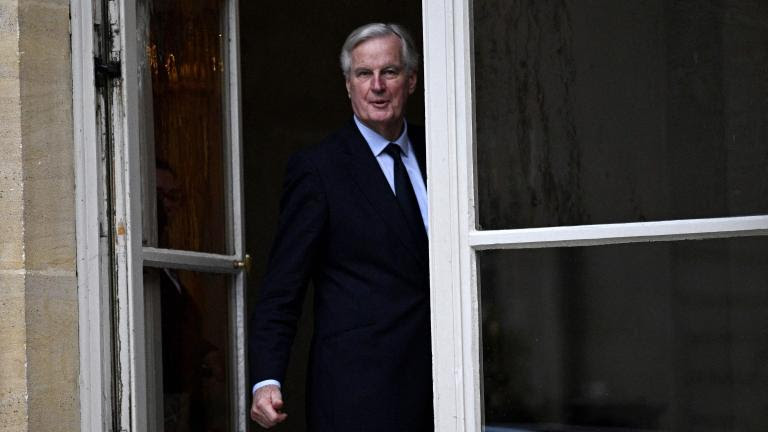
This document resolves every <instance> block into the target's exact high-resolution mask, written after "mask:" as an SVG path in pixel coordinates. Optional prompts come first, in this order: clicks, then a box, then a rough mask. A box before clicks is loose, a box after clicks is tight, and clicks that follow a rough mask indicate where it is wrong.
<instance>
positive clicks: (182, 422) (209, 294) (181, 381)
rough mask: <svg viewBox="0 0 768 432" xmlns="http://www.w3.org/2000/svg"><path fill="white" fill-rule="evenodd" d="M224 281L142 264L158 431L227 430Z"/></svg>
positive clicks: (227, 326) (227, 370)
mask: <svg viewBox="0 0 768 432" xmlns="http://www.w3.org/2000/svg"><path fill="white" fill-rule="evenodd" d="M229 283H230V279H229V278H228V277H227V276H222V275H213V274H206V273H195V272H189V271H178V270H172V269H150V268H147V269H145V274H144V286H145V290H146V293H147V294H146V297H147V305H148V307H147V308H146V310H147V322H148V324H147V334H148V336H149V337H148V338H147V339H148V341H152V342H149V343H148V350H147V351H148V357H149V359H148V360H149V362H148V364H149V367H148V373H149V374H150V375H151V377H152V379H151V380H150V381H151V382H153V383H154V385H153V386H152V387H154V391H153V390H150V393H154V394H156V395H158V399H160V398H162V401H163V403H162V405H161V406H154V407H152V408H153V409H154V410H155V412H154V420H152V421H151V422H153V423H155V424H156V425H158V430H163V431H165V432H171V431H175V432H188V431H189V432H195V431H200V432H218V431H221V432H225V431H229V430H231V429H230V428H229V424H230V419H229V414H230V408H231V407H230V402H231V401H230V397H229V396H230V393H231V392H230V389H231V386H230V384H231V380H230V378H229V369H230V368H229V334H230V331H229V321H228V320H229V306H228V304H229V303H228V296H227V293H228V289H229ZM150 413H152V410H150ZM160 425H162V427H160Z"/></svg>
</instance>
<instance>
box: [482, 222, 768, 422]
mask: <svg viewBox="0 0 768 432" xmlns="http://www.w3.org/2000/svg"><path fill="white" fill-rule="evenodd" d="M766 256H768V238H765V237H763V238H740V239H728V240H706V241H684V242H662V243H636V244H627V245H610V246H595V247H581V248H558V249H529V250H509V251H486V252H480V253H479V269H480V278H481V299H482V301H481V304H482V311H481V314H482V346H483V351H482V363H483V388H484V412H485V422H486V423H487V425H488V426H494V427H499V428H500V429H492V428H488V429H487V431H495V430H499V431H502V430H503V431H512V430H515V431H518V430H523V431H545V430H546V431H607V430H610V431H624V430H626V431H629V430H638V429H641V430H649V431H661V430H665V431H697V432H702V431H703V432H707V431H712V432H715V431H718V432H721V431H764V430H768V265H766V258H765V257H766ZM504 427H506V428H507V429H504ZM580 427H584V428H586V429H581V428H580ZM613 427H615V428H620V429H604V428H613ZM516 428H517V429H516Z"/></svg>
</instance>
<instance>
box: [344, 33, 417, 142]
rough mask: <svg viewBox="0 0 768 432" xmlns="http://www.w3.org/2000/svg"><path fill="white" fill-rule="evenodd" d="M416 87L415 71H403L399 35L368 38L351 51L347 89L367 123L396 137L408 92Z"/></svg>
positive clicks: (377, 130) (361, 118) (384, 135)
mask: <svg viewBox="0 0 768 432" xmlns="http://www.w3.org/2000/svg"><path fill="white" fill-rule="evenodd" d="M415 89H416V73H413V72H412V73H406V71H405V67H404V65H403V59H401V58H400V38H398V37H397V36H395V35H390V36H385V37H380V38H375V39H369V40H367V41H365V42H363V43H361V44H360V45H358V46H356V47H355V49H353V50H352V53H351V64H350V70H349V76H348V77H347V92H348V93H349V98H350V99H351V101H352V111H354V112H355V115H356V116H357V118H359V119H360V120H361V121H362V122H363V123H364V124H365V125H366V126H368V127H369V128H371V129H373V130H374V131H376V132H378V133H379V134H380V135H381V136H383V137H385V138H387V139H390V140H395V139H397V137H398V136H399V135H400V132H401V129H402V125H403V115H404V113H405V104H406V102H407V101H408V96H409V95H411V94H412V93H413V91H414V90H415Z"/></svg>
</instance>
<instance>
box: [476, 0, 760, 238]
mask: <svg viewBox="0 0 768 432" xmlns="http://www.w3.org/2000/svg"><path fill="white" fill-rule="evenodd" d="M473 20H474V23H473V29H474V30H473V41H474V45H473V46H474V51H473V64H474V86H475V92H474V102H475V119H476V124H475V126H476V129H475V133H476V155H477V170H476V172H477V176H476V177H477V188H478V190H477V196H478V204H479V206H478V207H479V208H478V211H479V214H478V218H477V220H478V225H479V227H480V228H481V229H511V228H527V227H547V226H559V225H581V224H602V223H616V222H638V221H655V220H674V219H690V218H712V217H725V216H746V215H755V214H765V213H767V212H768V200H766V199H765V197H766V196H767V195H768V173H767V172H766V169H765V167H766V166H768V146H766V144H765V143H766V137H768V120H766V117H765V115H764V114H765V112H766V111H768V80H765V79H764V76H765V70H766V68H768V43H766V41H767V40H768V27H766V26H765V25H763V23H765V22H767V21H768V3H765V2H756V1H752V0H732V1H719V0H701V1H690V0H652V1H642V2H637V1H615V0H599V1H591V2H578V1H558V2H522V1H507V0H485V1H476V2H474V4H473Z"/></svg>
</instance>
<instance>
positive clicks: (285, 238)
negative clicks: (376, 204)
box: [249, 154, 327, 384]
mask: <svg viewBox="0 0 768 432" xmlns="http://www.w3.org/2000/svg"><path fill="white" fill-rule="evenodd" d="M326 220H327V205H326V198H325V194H324V192H323V188H322V183H321V179H320V176H319V175H318V173H317V170H316V169H315V167H314V165H313V164H312V163H311V161H310V160H309V159H308V158H307V156H306V155H302V154H297V155H296V156H294V157H293V158H291V160H290V161H289V162H288V167H287V170H286V174H285V183H284V187H283V196H282V199H281V202H280V218H279V223H278V229H277V236H276V237H275V241H274V244H273V246H272V251H271V254H270V258H269V263H268V266H267V272H266V274H265V276H264V280H263V282H262V285H261V289H260V292H259V297H258V301H257V303H256V306H255V308H254V310H253V311H252V315H251V323H250V328H249V333H250V334H249V360H250V373H251V374H250V375H251V376H250V379H251V384H253V383H257V382H259V381H262V380H266V379H275V380H278V381H280V382H285V371H286V368H287V365H288V357H289V354H290V350H291V345H292V343H293V338H294V336H295V334H296V323H297V321H298V318H299V316H300V314H301V306H302V304H303V302H304V295H305V293H306V289H307V284H308V282H309V279H310V277H311V276H312V272H313V269H314V268H315V267H316V263H317V260H318V254H319V252H320V251H319V249H320V247H321V244H322V237H323V232H324V227H325V223H326Z"/></svg>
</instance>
